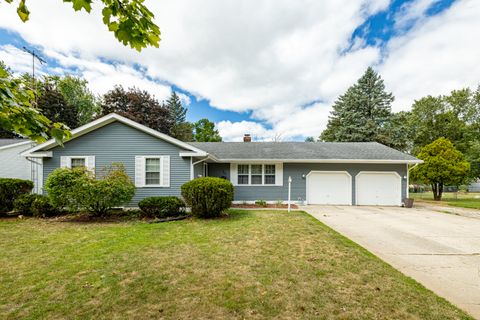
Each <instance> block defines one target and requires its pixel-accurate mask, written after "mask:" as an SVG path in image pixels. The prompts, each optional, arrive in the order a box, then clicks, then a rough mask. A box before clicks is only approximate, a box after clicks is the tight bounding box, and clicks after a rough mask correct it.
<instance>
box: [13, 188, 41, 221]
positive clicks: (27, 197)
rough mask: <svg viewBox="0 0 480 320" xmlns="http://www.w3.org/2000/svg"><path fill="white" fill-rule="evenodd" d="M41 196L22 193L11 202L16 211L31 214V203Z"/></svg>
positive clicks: (26, 214)
mask: <svg viewBox="0 0 480 320" xmlns="http://www.w3.org/2000/svg"><path fill="white" fill-rule="evenodd" d="M39 197H42V196H41V195H39V194H30V193H29V194H22V195H21V196H20V197H18V198H17V199H16V200H15V202H14V203H13V209H14V210H15V212H17V213H21V214H23V215H25V216H31V215H32V214H33V212H32V204H33V201H35V200H36V199H37V198H39Z"/></svg>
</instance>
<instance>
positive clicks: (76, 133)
mask: <svg viewBox="0 0 480 320" xmlns="http://www.w3.org/2000/svg"><path fill="white" fill-rule="evenodd" d="M115 121H118V122H121V123H123V124H125V125H127V126H130V127H132V128H135V129H138V130H140V131H142V132H145V133H147V134H149V135H151V136H154V137H156V138H159V139H162V140H164V141H167V142H170V143H171V144H174V145H176V146H179V147H181V148H183V149H185V150H186V151H190V152H193V153H194V154H195V155H197V156H206V152H205V151H203V150H200V149H198V148H196V147H194V146H192V145H190V144H187V143H185V142H183V141H180V140H178V139H175V138H173V137H170V136H169V135H166V134H164V133H161V132H159V131H157V130H153V129H151V128H149V127H147V126H144V125H142V124H140V123H138V122H135V121H133V120H130V119H127V118H125V117H122V116H121V115H118V114H116V113H110V114H108V115H106V116H104V117H101V118H99V119H97V120H94V121H92V122H89V123H87V124H86V125H83V126H81V127H78V128H77V129H74V130H72V131H71V132H72V138H70V139H69V140H68V141H71V140H73V139H76V138H78V137H81V136H83V135H85V134H87V133H89V132H92V131H94V130H97V129H99V128H101V127H104V126H106V125H108V124H110V123H112V122H115ZM68 141H66V142H68ZM58 145H59V144H58V143H57V142H56V141H55V140H54V139H50V140H48V141H47V142H45V143H42V144H40V145H38V146H36V147H34V148H32V149H29V150H27V151H25V152H23V153H22V156H26V157H28V156H31V155H32V154H33V153H35V152H37V151H46V150H49V149H52V148H54V147H57V146H58Z"/></svg>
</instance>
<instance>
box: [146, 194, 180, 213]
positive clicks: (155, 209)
mask: <svg viewBox="0 0 480 320" xmlns="http://www.w3.org/2000/svg"><path fill="white" fill-rule="evenodd" d="M138 207H139V208H140V209H141V210H142V211H143V212H144V213H145V214H146V215H147V216H148V217H155V218H165V217H175V216H179V215H181V214H182V213H183V212H185V203H184V202H183V200H182V199H179V198H177V197H173V196H171V197H148V198H145V199H143V200H141V201H140V202H139V203H138Z"/></svg>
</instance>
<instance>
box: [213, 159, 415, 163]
mask: <svg viewBox="0 0 480 320" xmlns="http://www.w3.org/2000/svg"><path fill="white" fill-rule="evenodd" d="M252 161H253V162H286V163H371V164H416V163H423V160H420V159H410V160H396V159H395V160H394V159H258V158H251V159H219V161H218V162H225V163H229V162H239V163H240V162H252Z"/></svg>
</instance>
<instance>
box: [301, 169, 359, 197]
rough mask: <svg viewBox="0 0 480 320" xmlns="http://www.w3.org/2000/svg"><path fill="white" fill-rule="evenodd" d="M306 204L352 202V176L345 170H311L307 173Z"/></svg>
mask: <svg viewBox="0 0 480 320" xmlns="http://www.w3.org/2000/svg"><path fill="white" fill-rule="evenodd" d="M307 203H308V204H338V205H351V204H352V177H351V176H350V175H349V174H348V173H347V172H346V171H312V172H310V173H309V174H308V175H307Z"/></svg>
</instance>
